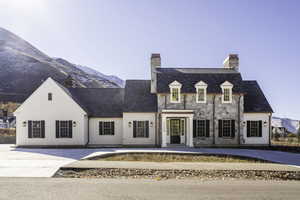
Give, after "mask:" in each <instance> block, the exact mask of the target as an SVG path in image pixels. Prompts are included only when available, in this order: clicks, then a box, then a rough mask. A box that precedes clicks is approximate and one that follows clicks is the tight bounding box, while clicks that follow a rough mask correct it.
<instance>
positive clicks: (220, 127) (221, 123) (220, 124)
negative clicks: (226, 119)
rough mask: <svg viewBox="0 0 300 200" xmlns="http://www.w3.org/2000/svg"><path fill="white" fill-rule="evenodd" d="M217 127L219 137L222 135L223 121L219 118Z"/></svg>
mask: <svg viewBox="0 0 300 200" xmlns="http://www.w3.org/2000/svg"><path fill="white" fill-rule="evenodd" d="M218 129H219V137H222V135H223V121H222V120H220V119H219V126H218Z"/></svg>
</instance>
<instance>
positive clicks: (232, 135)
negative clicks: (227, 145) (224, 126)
mask: <svg viewBox="0 0 300 200" xmlns="http://www.w3.org/2000/svg"><path fill="white" fill-rule="evenodd" d="M231 137H233V138H234V137H235V120H231Z"/></svg>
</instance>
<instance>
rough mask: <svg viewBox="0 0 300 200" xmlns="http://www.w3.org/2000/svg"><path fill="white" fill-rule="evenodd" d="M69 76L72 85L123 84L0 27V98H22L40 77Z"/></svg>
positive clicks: (63, 78) (30, 91) (17, 99)
mask: <svg viewBox="0 0 300 200" xmlns="http://www.w3.org/2000/svg"><path fill="white" fill-rule="evenodd" d="M69 75H70V76H72V78H73V79H74V81H75V83H76V85H78V86H80V87H87V88H117V87H123V86H124V81H123V80H121V79H120V78H118V77H116V76H108V75H105V74H102V73H100V72H98V71H96V70H94V69H91V68H89V67H85V66H81V65H76V64H73V63H70V62H68V61H67V60H64V59H62V58H52V57H49V56H48V55H46V54H44V53H43V52H41V51H40V50H38V49H37V48H35V47H34V46H32V45H31V44H30V43H28V42H26V41H25V40H23V39H22V38H20V37H18V36H17V35H15V34H13V33H11V32H9V31H8V30H5V29H3V28H0V80H1V81H0V101H14V102H22V101H23V100H24V99H25V98H26V97H27V96H28V95H29V94H31V93H32V92H33V91H34V90H35V89H36V88H37V87H38V86H39V85H40V84H41V83H42V82H43V81H44V80H46V79H47V78H48V77H52V78H54V79H55V80H57V81H59V82H61V83H63V82H64V80H65V79H66V78H67V77H68V76H69Z"/></svg>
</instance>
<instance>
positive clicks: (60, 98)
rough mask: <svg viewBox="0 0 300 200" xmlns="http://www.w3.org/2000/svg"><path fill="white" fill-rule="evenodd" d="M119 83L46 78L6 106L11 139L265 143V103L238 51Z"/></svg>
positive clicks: (155, 58) (154, 65) (156, 68)
mask: <svg viewBox="0 0 300 200" xmlns="http://www.w3.org/2000/svg"><path fill="white" fill-rule="evenodd" d="M150 66H151V80H127V81H126V86H125V88H66V87H64V86H63V85H61V84H60V83H58V82H56V81H55V80H53V79H51V78H48V79H47V80H46V81H45V82H44V83H42V84H41V86H40V87H39V88H38V89H36V90H35V91H34V92H33V94H31V95H30V96H29V97H28V98H27V99H26V100H25V102H24V103H23V104H22V105H21V106H20V107H19V108H18V109H17V110H16V111H15V112H14V114H15V116H16V119H17V124H16V127H17V142H16V143H17V145H18V146H159V147H172V146H187V147H201V146H243V145H244V146H245V145H247V146H251V145H269V144H270V133H271V117H272V112H273V111H272V108H271V106H270V105H269V103H268V101H267V99H266V98H265V96H264V94H263V92H262V90H261V89H260V87H259V85H258V83H257V82H256V81H246V80H243V79H242V76H241V74H240V72H239V58H238V55H236V54H231V55H229V57H228V58H227V59H226V60H225V61H224V67H222V68H163V67H161V57H160V54H152V56H151V64H150Z"/></svg>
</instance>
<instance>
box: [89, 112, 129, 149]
mask: <svg viewBox="0 0 300 200" xmlns="http://www.w3.org/2000/svg"><path fill="white" fill-rule="evenodd" d="M100 121H108V122H111V121H113V122H115V135H99V122H100ZM89 128H90V142H89V144H93V145H98V144H99V145H111V144H112V145H121V144H122V132H123V120H122V118H90V120H89Z"/></svg>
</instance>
